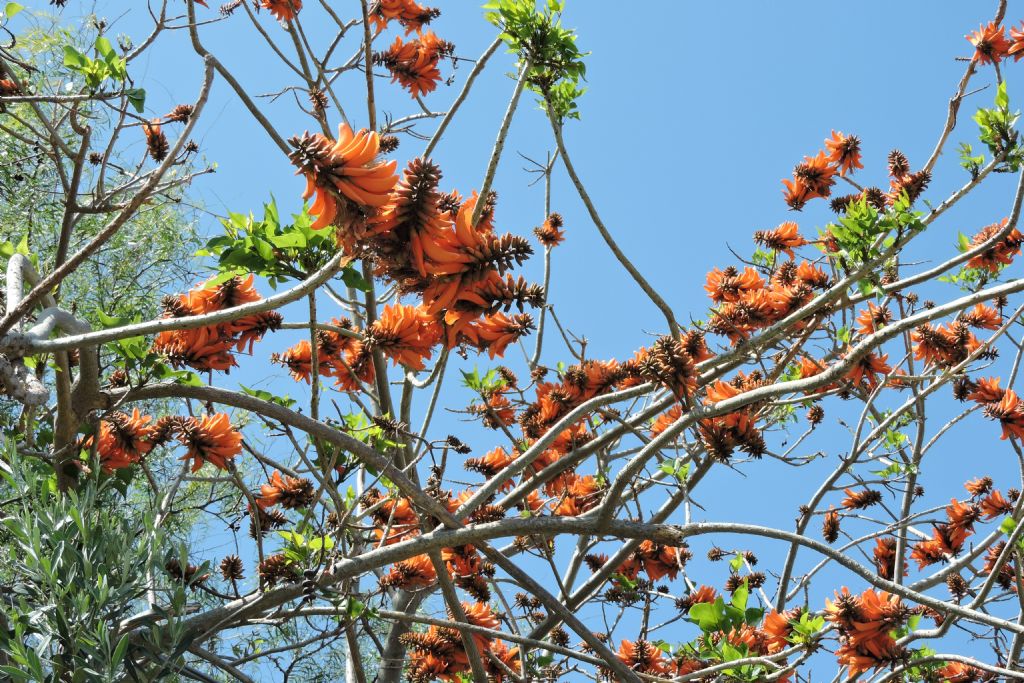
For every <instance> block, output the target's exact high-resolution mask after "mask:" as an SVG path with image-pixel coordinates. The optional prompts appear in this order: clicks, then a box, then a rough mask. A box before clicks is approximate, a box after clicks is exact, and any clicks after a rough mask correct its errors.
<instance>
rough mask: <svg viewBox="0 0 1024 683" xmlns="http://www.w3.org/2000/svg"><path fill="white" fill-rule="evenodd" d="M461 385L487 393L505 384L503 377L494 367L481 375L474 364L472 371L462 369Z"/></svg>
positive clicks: (480, 392)
mask: <svg viewBox="0 0 1024 683" xmlns="http://www.w3.org/2000/svg"><path fill="white" fill-rule="evenodd" d="M462 386H464V387H469V388H470V389H472V390H473V391H475V392H477V393H479V394H488V393H491V392H493V391H496V390H497V389H500V388H502V387H503V386H505V378H504V377H502V376H501V375H500V374H499V373H498V371H497V370H496V369H494V368H492V369H490V370H488V371H487V372H486V373H485V374H484V375H483V376H481V375H480V371H479V370H478V369H477V367H476V366H475V365H474V366H473V372H466V371H465V370H462Z"/></svg>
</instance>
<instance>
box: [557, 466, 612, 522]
mask: <svg viewBox="0 0 1024 683" xmlns="http://www.w3.org/2000/svg"><path fill="white" fill-rule="evenodd" d="M601 489H602V487H601V485H600V484H599V483H598V481H597V479H596V478H594V477H593V476H592V475H589V474H588V475H587V476H585V477H576V478H575V479H573V481H572V483H571V484H570V485H569V487H568V489H567V490H566V492H565V493H566V495H565V496H564V497H563V498H562V500H561V501H560V502H559V503H558V505H556V506H554V510H553V512H554V514H555V515H558V516H560V517H576V516H577V515H582V514H583V513H584V512H587V511H588V510H593V509H594V508H595V507H597V504H598V503H599V502H600V500H601Z"/></svg>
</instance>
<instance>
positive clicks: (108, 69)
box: [64, 36, 144, 111]
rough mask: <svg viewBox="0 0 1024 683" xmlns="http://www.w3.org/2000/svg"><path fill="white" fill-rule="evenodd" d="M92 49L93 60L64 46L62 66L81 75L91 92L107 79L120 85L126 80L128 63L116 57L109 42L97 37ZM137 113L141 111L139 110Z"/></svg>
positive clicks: (71, 46) (75, 49) (73, 48)
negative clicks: (93, 53)
mask: <svg viewBox="0 0 1024 683" xmlns="http://www.w3.org/2000/svg"><path fill="white" fill-rule="evenodd" d="M93 49H94V50H95V54H96V58H95V59H93V58H91V57H89V56H88V55H85V54H83V53H81V52H79V51H78V48H76V47H75V46H74V45H65V46H64V66H66V67H67V68H69V69H71V70H72V71H75V72H77V73H79V74H81V75H82V77H83V78H85V84H86V86H87V87H88V88H89V89H90V90H92V91H96V90H97V89H99V87H100V86H101V85H102V84H103V82H104V81H106V80H108V79H109V80H112V81H117V82H118V83H121V82H123V81H125V80H126V79H127V78H128V62H127V60H125V58H124V57H120V56H118V54H117V52H115V51H114V46H113V45H111V44H110V41H109V40H107V39H106V38H104V37H103V36H99V37H97V38H96V42H95V43H94V44H93ZM143 99H144V98H143ZM139 111H142V110H141V108H140V109H139Z"/></svg>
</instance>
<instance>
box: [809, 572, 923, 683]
mask: <svg viewBox="0 0 1024 683" xmlns="http://www.w3.org/2000/svg"><path fill="white" fill-rule="evenodd" d="M911 613H912V612H911V610H910V608H908V607H907V606H906V605H904V604H903V602H902V601H901V600H900V599H899V597H897V596H895V595H891V594H889V593H886V592H884V591H875V590H872V589H870V588H869V589H868V590H866V591H864V592H863V593H861V594H860V595H859V596H856V595H851V594H850V591H849V590H848V589H847V588H846V587H845V586H844V587H843V590H842V593H838V592H837V593H836V599H835V601H834V602H833V601H832V600H826V601H825V618H826V619H827V620H828V621H830V622H832V623H833V624H834V625H835V627H836V629H837V630H838V631H839V637H840V642H841V643H842V644H841V646H840V648H839V649H838V650H837V651H836V658H837V659H838V660H839V664H840V665H841V666H843V667H845V668H846V669H847V672H848V673H849V675H850V677H851V678H853V677H855V676H857V675H858V674H861V673H864V672H866V671H869V670H870V669H878V668H881V667H884V666H889V665H891V664H895V663H897V662H899V661H901V660H902V658H903V656H904V653H903V648H901V647H900V646H898V645H896V640H895V639H894V638H893V637H892V636H891V635H890V631H893V630H894V629H896V628H898V627H900V626H902V625H903V624H904V623H905V622H906V620H907V619H908V618H909V617H910V616H911Z"/></svg>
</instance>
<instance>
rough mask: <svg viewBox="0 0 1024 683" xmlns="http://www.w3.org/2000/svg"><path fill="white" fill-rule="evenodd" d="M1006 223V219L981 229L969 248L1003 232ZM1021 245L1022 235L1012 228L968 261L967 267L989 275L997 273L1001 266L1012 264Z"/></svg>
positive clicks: (1023, 236) (972, 239) (1023, 239)
mask: <svg viewBox="0 0 1024 683" xmlns="http://www.w3.org/2000/svg"><path fill="white" fill-rule="evenodd" d="M1008 221H1009V219H1008V218H1004V219H1003V220H1002V221H1000V222H999V223H993V224H992V225H988V226H986V227H984V228H982V229H981V231H980V232H978V234H976V235H975V236H974V237H972V238H971V248H972V249H973V248H975V247H978V246H980V245H982V244H984V243H986V242H988V241H989V240H991V239H992V238H993V237H995V236H996V235H997V234H999V233H1000V232H1002V231H1003V230H1005V229H1006V226H1007V223H1008ZM1022 244H1024V235H1022V234H1021V233H1020V231H1019V230H1017V228H1013V229H1012V230H1010V232H1009V233H1007V235H1006V236H1005V237H1003V238H1002V239H1001V240H999V241H998V242H996V243H995V244H994V245H992V246H990V247H989V248H988V249H986V250H985V251H984V252H982V253H980V254H978V255H977V256H975V257H974V258H972V259H971V260H970V261H968V262H967V267H968V268H985V269H986V270H988V271H989V272H990V273H998V272H999V269H1000V268H1001V267H1002V266H1008V265H1010V264H1011V263H1012V262H1013V257H1014V256H1018V255H1020V250H1021V245H1022Z"/></svg>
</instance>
